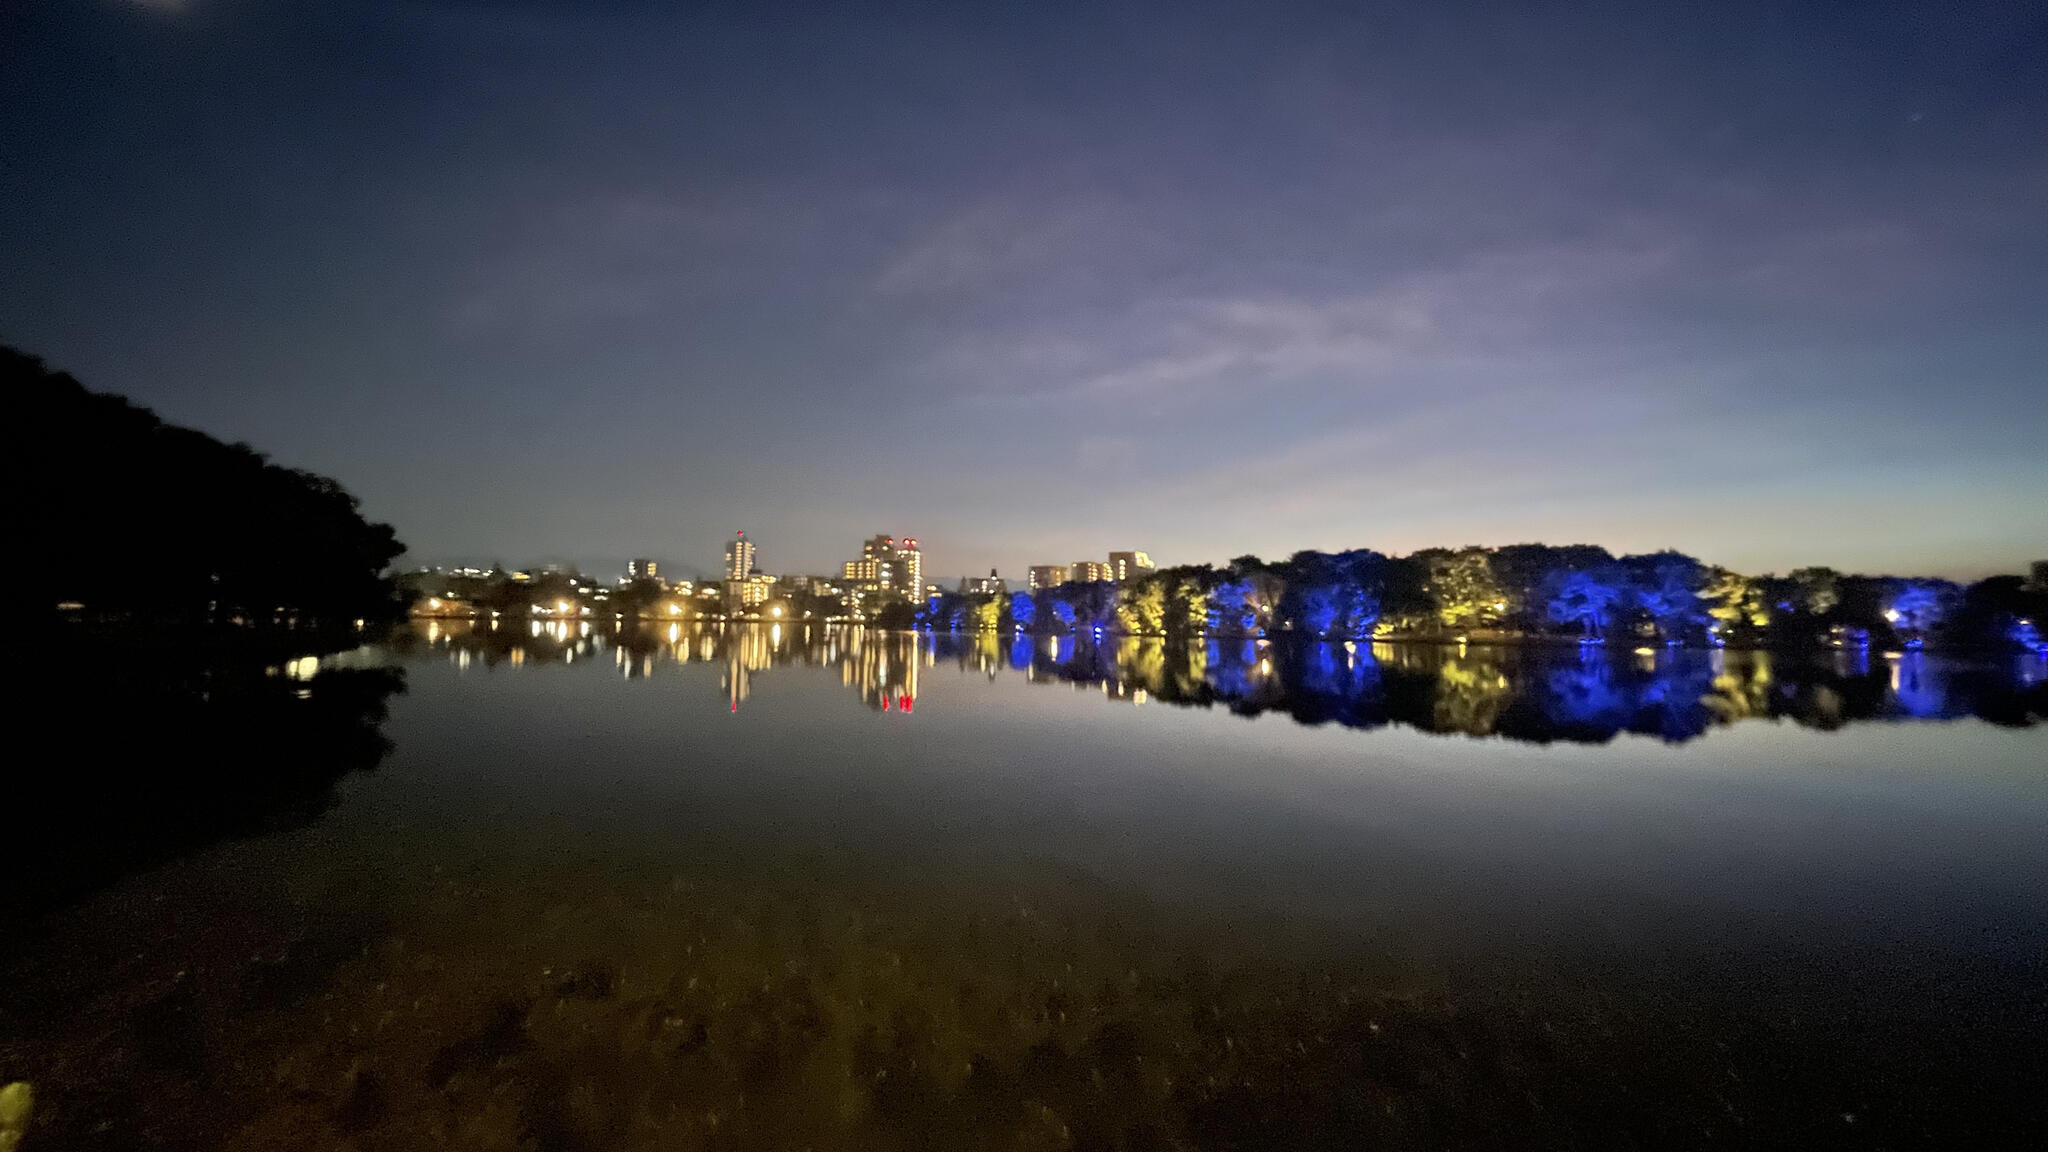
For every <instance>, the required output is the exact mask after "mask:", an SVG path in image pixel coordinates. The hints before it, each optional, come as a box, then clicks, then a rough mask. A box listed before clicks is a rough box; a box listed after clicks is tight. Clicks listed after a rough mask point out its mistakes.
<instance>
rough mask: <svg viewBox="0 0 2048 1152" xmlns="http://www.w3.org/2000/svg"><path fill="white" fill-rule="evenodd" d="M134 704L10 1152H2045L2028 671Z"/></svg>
mask: <svg viewBox="0 0 2048 1152" xmlns="http://www.w3.org/2000/svg"><path fill="white" fill-rule="evenodd" d="M143 665H144V666H142V667H130V668H127V669H125V670H103V671H99V672H95V671H91V670H83V671H79V670H71V671H67V672H66V673H65V675H66V676H67V677H70V676H75V677H76V678H75V679H73V680H71V681H68V682H69V683H74V684H76V685H78V686H77V687H76V688H75V690H73V693H72V695H70V696H67V697H65V698H66V699H70V700H72V701H73V703H76V701H77V696H78V694H82V693H86V692H88V691H92V690H93V689H92V688H90V687H89V686H91V685H95V684H97V683H98V680H97V679H96V678H97V677H99V676H101V675H104V676H107V677H118V676H121V675H126V676H129V677H152V676H154V677H156V679H152V680H150V683H152V684H154V683H156V682H157V681H158V680H161V679H163V677H161V676H157V674H156V672H155V670H153V669H152V668H151V667H149V666H147V662H143ZM94 667H95V668H99V667H100V666H98V665H95V666H94ZM384 667H395V668H397V669H399V670H400V671H401V672H402V675H403V684H402V689H401V688H400V687H399V685H398V683H397V681H396V679H395V678H393V677H391V676H390V675H389V674H387V673H382V672H377V671H374V670H375V669H380V668H384ZM187 681H190V682H192V683H194V684H198V685H200V686H199V687H195V688H193V689H192V690H191V691H190V693H189V694H188V695H186V696H179V697H175V698H170V697H166V698H164V699H156V700H154V701H144V702H142V703H136V704H131V705H126V706H124V704H123V703H122V699H121V695H120V693H118V692H113V691H111V690H104V691H100V692H99V693H98V694H97V695H95V696H94V699H93V703H92V705H91V712H90V716H91V717H97V718H98V719H97V720H96V721H95V720H93V719H85V720H79V719H76V718H75V717H74V718H72V719H69V720H67V721H66V724H67V725H69V728H68V729H67V730H70V731H73V732H75V733H76V734H77V738H76V741H75V743H76V744H77V747H76V748H74V749H73V750H72V752H71V753H70V754H69V755H67V756H66V758H65V759H63V760H62V761H61V762H60V763H61V765H62V767H61V769H60V770H57V771H53V773H52V775H53V776H62V777H64V778H65V779H67V780H68V781H71V782H73V787H72V790H71V792H70V796H71V799H70V800H69V801H68V803H70V804H72V805H73V807H74V808H75V807H77V806H79V805H80V804H84V805H86V806H87V807H89V808H90V809H91V811H92V812H93V813H94V818H93V819H91V820H87V821H83V822H76V821H75V822H73V823H71V824H65V823H64V822H63V820H62V814H61V812H59V810H58V809H55V808H52V809H50V811H51V812H52V813H53V815H52V818H51V819H50V820H49V821H42V820H41V818H40V817H38V816H34V815H25V816H17V817H16V819H17V821H18V822H21V823H22V824H23V825H24V826H26V825H30V824H40V825H42V830H43V831H44V832H46V833H47V834H48V835H47V841H46V842H41V841H39V842H38V847H37V849H36V852H35V854H34V856H35V858H34V859H32V860H29V861H28V862H27V863H24V864H20V865H18V866H17V872H16V875H17V877H19V878H20V879H19V882H18V883H17V885H16V887H17V892H18V894H25V895H23V897H22V898H21V899H18V900H17V901H16V907H15V910H14V911H13V912H12V913H11V919H10V921H9V925H10V930H9V931H8V933H7V941H6V944H5V946H4V948H0V978H4V980H5V987H6V988H7V989H8V991H7V992H6V994H5V996H4V1001H0V1080H4V1079H23V1080H29V1081H31V1082H33V1083H34V1085H35V1090H36V1095H37V1104H36V1109H37V1111H36V1121H35V1125H36V1126H35V1127H34V1128H32V1129H31V1131H30V1133H29V1139H28V1141H27V1142H25V1144H24V1148H26V1149H28V1150H29V1152H35V1150H36V1149H39V1148H51V1149H56V1148H63V1149H77V1148H94V1147H122V1148H126V1147H137V1146H141V1147H205V1148H213V1147H227V1148H249V1149H255V1148H300V1147H347V1146H353V1147H362V1148H478V1149H481V1148H511V1147H530V1148H538V1149H547V1148H607V1149H609V1148H657V1147H659V1148H700V1147H701V1148H763V1149H767V1148H777V1149H780V1148H805V1147H813V1148H830V1147H848V1148H852V1147H857V1148H895V1147H905V1148H908V1147H918V1148H979V1147H990V1148H995V1147H1001V1148H1048V1149H1051V1148H1133V1149H1136V1148H1162V1149H1164V1148H1181V1147H1214V1148H1309V1147H1344V1148H1350V1147H1373V1146H1378V1147H1396V1148H1407V1147H1415V1148H1425V1147H1427V1148H1440V1147H1600V1148H1607V1147H1615V1148H1668V1147H1749V1146H1759V1147H1761V1146H1780V1147H1782V1146H1797V1147H1871V1148H1879V1147H1884V1148H1900V1147H1954V1146H1971V1147H2014V1148H2019V1147H2037V1146H2040V1145H2041V1143H2042V1141H2043V1140H2048V1120H2044V1116H2043V1106H2042V1104H2041V1097H2040V1092H2041V1089H2042V1087H2043V1085H2044V1083H2048V1054H2044V1045H2043V1040H2044V1038H2048V970H2044V969H2048V965H2044V959H2043V958H2044V955H2048V889H2044V885H2043V878H2044V877H2048V726H2044V725H2042V724H2041V720H2042V719H2043V717H2044V714H2048V687H2044V685H2048V667H2044V662H2043V661H2042V659H2041V658H2039V657H2032V656H2029V657H2017V656H2016V657H2011V658H1996V659H1983V660H1962V659H1954V658H1947V657H1943V656H1939V655H1936V654H1933V653H1918V652H1915V653H1906V654H1893V655H1886V654H1884V653H1879V652H1825V653H1819V654H1815V655H1813V656H1811V657H1800V658H1788V657H1786V656H1782V655H1778V656H1773V655H1770V654H1764V653H1743V652H1734V651H1712V652H1707V651H1691V650H1677V649H1671V650H1666V649H1661V648H1660V649H1654V650H1652V649H1642V650H1633V649H1627V648H1617V649H1615V650H1611V651H1610V650H1607V649H1604V648H1603V649H1597V650H1593V649H1589V650H1587V651H1583V652H1580V651H1558V650H1555V649H1536V648H1530V649H1522V648H1509V647H1502V648H1481V647H1476V646H1475V647H1470V648H1458V647H1438V646H1419V645H1404V646H1390V645H1374V644H1364V643H1361V644H1353V645H1344V644H1290V643H1287V642H1284V641H1279V642H1274V643H1270V644H1269V643H1265V642H1258V641H1245V642H1227V643H1209V644H1203V645H1196V646H1193V647H1192V649H1187V648H1177V647H1174V646H1169V645H1165V644H1163V643H1160V642H1158V641H1146V640H1121V641H1119V640H1115V639H1108V640H1104V641H1101V642H1094V641H1092V640H1089V639H1087V638H1081V639H1076V638H1074V637H1060V638H1044V637H1028V636H1026V637H1009V636H1000V637H999V636H993V635H984V636H944V635H941V636H931V635H917V634H906V633H874V632H863V631H860V630H858V629H843V628H838V627H830V628H828V627H825V626H822V625H820V626H811V627H790V628H787V629H784V628H782V627H779V626H778V627H775V628H764V627H759V626H745V625H732V626H726V627H723V628H720V627H716V626H711V627H690V626H676V627H671V628H667V629H651V628H650V629H644V630H634V631H627V632H624V633H618V634H614V633H612V632H610V631H609V630H605V629H591V628H589V627H588V626H587V625H586V626H576V625H566V626H564V625H557V626H554V627H547V626H541V625H535V626H531V627H526V626H521V627H517V628H515V627H512V626H509V625H508V626H505V627H501V628H496V629H493V628H490V627H488V626H485V625H471V624H469V623H467V622H452V621H423V622H418V623H415V624H413V625H411V626H408V627H407V628H405V629H402V630H401V631H400V632H398V633H397V634H396V635H395V636H394V637H393V638H392V639H391V640H390V641H388V642H386V643H381V644H377V645H372V646H370V647H366V648H363V649H360V650H357V651H352V652H346V653H342V654H339V655H336V656H330V657H325V658H320V659H317V660H315V659H311V658H307V659H304V660H288V661H280V662H277V663H275V664H272V665H269V666H266V667H264V668H262V669H259V670H256V671H254V672H252V673H250V674H249V676H248V677H246V678H245V679H241V680H236V679H227V680H223V679H221V678H219V677H218V676H214V675H212V674H209V675H207V676H198V675H197V674H193V675H189V676H185V677H184V679H182V680H180V681H179V682H180V683H184V682H187ZM224 709H227V710H225V711H224ZM80 713H81V714H85V711H84V708H83V706H80ZM136 715H141V716H148V717H150V718H151V719H150V720H149V722H148V723H138V722H134V721H133V720H132V717H133V716H136ZM102 729H103V730H102ZM250 732H259V733H261V739H260V740H258V739H253V738H248V737H247V734H248V733H250ZM238 734H241V735H238ZM380 736H381V740H379V739H378V737H380ZM193 753H198V754H200V755H198V756H197V758H188V757H189V756H191V755H192V754H193ZM208 756H211V757H212V759H213V761H216V762H217V763H218V765H219V767H218V768H216V767H215V766H214V765H213V764H211V763H210V762H209V760H208V759H207V757H208ZM109 765H117V766H118V771H115V770H114V769H112V768H109V767H108V766H109ZM223 780H225V781H227V784H225V785H223V784H222V783H221V781H223ZM108 781H111V783H109V782H108ZM229 793H232V796H233V797H234V798H232V799H224V797H226V796H228V795H229ZM110 813H111V814H110ZM110 860H119V861H120V862H121V863H120V864H119V866H114V865H112V864H110V863H109V861H110ZM81 869H84V870H83V871H81ZM51 893H62V897H61V898H58V897H56V896H52V895H50V894H51Z"/></svg>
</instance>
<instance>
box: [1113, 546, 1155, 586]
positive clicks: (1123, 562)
mask: <svg viewBox="0 0 2048 1152" xmlns="http://www.w3.org/2000/svg"><path fill="white" fill-rule="evenodd" d="M1109 569H1110V575H1109V578H1110V579H1111V580H1114V581H1116V582H1117V583H1119V584H1121V583H1123V582H1124V581H1126V580H1134V579H1142V578H1143V577H1144V576H1145V574H1146V573H1148V572H1152V571H1154V570H1155V566H1154V565H1153V563H1152V557H1150V556H1148V555H1146V554H1145V553H1143V552H1111V553H1110V554H1109Z"/></svg>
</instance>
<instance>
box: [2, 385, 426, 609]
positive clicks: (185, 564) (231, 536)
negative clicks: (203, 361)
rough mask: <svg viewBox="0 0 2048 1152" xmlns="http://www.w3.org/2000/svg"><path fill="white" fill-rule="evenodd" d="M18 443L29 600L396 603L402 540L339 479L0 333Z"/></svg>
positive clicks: (285, 605) (274, 605)
mask: <svg viewBox="0 0 2048 1152" xmlns="http://www.w3.org/2000/svg"><path fill="white" fill-rule="evenodd" d="M0 379H4V381H5V384H6V390H7V395H8V397H9V400H10V402H11V404H12V405H13V408H14V413H15V420H16V423H15V427H16V428H17V429H18V430H19V431H20V433H21V435H20V436H19V437H18V439H19V441H20V445H21V446H20V448H19V449H18V450H17V451H16V452H14V453H10V454H9V465H8V467H9V468H10V469H12V470H13V476H12V484H11V485H10V487H11V488H12V490H13V491H15V492H17V493H20V494H21V495H22V496H23V499H22V500H21V502H20V504H19V508H20V512H21V517H22V525H23V528H22V531H21V533H20V537H19V538H20V540H21V543H22V545H23V549H22V553H23V555H25V556H27V557H29V558H31V561H32V563H31V565H30V566H29V567H28V570H27V573H26V576H25V580H26V582H27V584H28V585H29V587H28V589H27V590H28V592H29V597H30V600H29V602H30V604H31V605H33V606H34V610H35V611H37V612H39V613H48V612H52V611H53V610H55V606H56V605H58V604H60V603H65V604H78V605H82V608H80V609H74V610H73V611H75V612H80V613H83V614H85V615H88V616H91V617H93V618H97V619H103V620H104V619H125V620H161V621H178V622H181V623H189V624H205V625H218V624H227V623H244V624H259V625H269V624H283V623H292V624H297V625H300V626H315V625H325V626H336V625H343V624H350V623H352V622H353V621H355V620H358V619H367V618H380V617H387V616H389V615H391V614H392V612H393V610H394V601H395V598H394V595H393V587H392V583H391V581H390V580H389V579H388V578H386V576H385V575H384V570H385V568H386V567H387V566H388V565H389V564H390V563H391V561H392V560H393V559H394V558H395V557H397V556H398V554H399V553H400V552H401V551H403V548H402V546H401V545H400V544H399V542H398V540H397V537H396V536H395V535H394V534H393V532H392V530H391V528H390V526H389V525H385V524H375V523H371V522H369V521H366V520H364V519H363V517H362V515H361V514H360V513H359V512H358V511H357V508H356V500H355V498H354V497H353V496H351V495H349V493H348V492H347V491H346V490H344V489H343V488H342V487H341V485H340V484H338V483H336V482H335V481H333V480H331V479H329V478H327V477H325V476H319V475H315V474H313V473H311V472H305V471H301V470H299V469H295V468H286V467H283V466H280V465H277V464H273V463H270V462H269V461H268V460H267V459H265V458H264V456H263V455H262V454H261V453H258V452H257V451H255V450H254V449H252V448H250V447H249V446H247V445H245V444H224V443H221V442H220V441H218V440H215V439H214V438H212V437H211V436H208V435H206V434H205V433H203V432H197V431H194V430H192V429H190V428H180V427H178V426H177V425H174V424H166V423H164V422H163V421H162V420H159V419H158V418H157V417H156V415H155V414H154V413H152V412H150V411H149V410H148V409H146V408H139V407H137V406H135V405H133V404H130V403H129V402H128V401H126V400H124V399H122V398H121V397H119V396H111V395H106V394H103V393H97V392H91V391H88V390H87V389H86V388H85V387H84V386H83V385H81V384H80V383H79V382H78V381H76V380H74V379H72V378H71V377H70V376H68V375H66V374H64V373H60V372H51V371H49V370H48V369H46V368H45V367H44V366H43V364H42V362H41V361H40V360H37V359H36V358H34V357H32V356H29V355H27V354H25V353H22V352H20V351H18V350H16V349H13V348H6V347H0Z"/></svg>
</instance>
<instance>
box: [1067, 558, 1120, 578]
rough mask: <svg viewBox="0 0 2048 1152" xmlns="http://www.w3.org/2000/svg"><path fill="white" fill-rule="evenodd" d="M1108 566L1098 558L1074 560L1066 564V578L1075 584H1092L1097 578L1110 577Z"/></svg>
mask: <svg viewBox="0 0 2048 1152" xmlns="http://www.w3.org/2000/svg"><path fill="white" fill-rule="evenodd" d="M1109 573H1110V567H1109V565H1107V564H1104V563H1103V562H1102V561H1100V560H1076V561H1074V562H1073V563H1072V564H1070V565H1068V566H1067V579H1069V580H1072V581H1074V582H1075V583H1077V584H1093V583H1095V582H1096V581H1098V580H1108V579H1110V578H1111V577H1110V574H1109Z"/></svg>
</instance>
